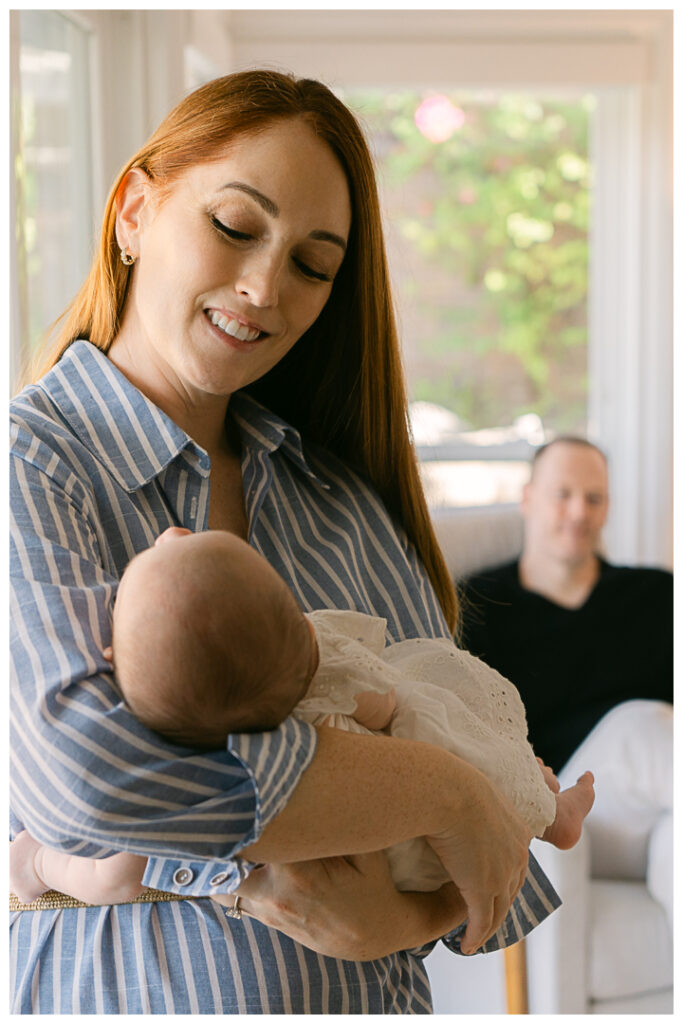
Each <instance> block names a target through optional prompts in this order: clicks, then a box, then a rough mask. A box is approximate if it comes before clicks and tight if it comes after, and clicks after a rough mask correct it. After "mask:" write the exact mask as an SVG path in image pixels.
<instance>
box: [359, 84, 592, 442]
mask: <svg viewBox="0 0 683 1024" xmlns="http://www.w3.org/2000/svg"><path fill="white" fill-rule="evenodd" d="M344 99H345V101H346V102H347V103H349V105H350V106H351V107H352V108H353V109H354V110H355V111H356V112H357V113H358V115H359V116H360V118H361V121H362V122H363V124H364V125H365V127H366V130H367V132H368V134H369V136H370V138H371V141H372V145H373V148H374V151H375V155H376V160H377V164H378V170H379V175H380V180H381V182H382V201H383V205H384V212H385V219H386V221H387V224H388V227H389V230H388V246H389V255H390V266H391V268H392V278H393V283H394V289H395V293H396V298H397V306H398V309H399V315H400V323H401V335H402V341H403V345H404V358H405V362H406V370H407V376H408V381H409V389H410V399H411V401H413V402H414V401H427V402H434V403H437V404H439V405H441V406H444V407H446V408H447V409H449V410H451V411H452V412H453V413H455V414H456V415H457V416H458V417H459V418H460V419H461V420H462V421H463V427H465V426H467V427H469V428H470V429H475V430H476V429H482V428H487V427H492V426H496V425H502V424H510V423H512V422H513V421H514V420H515V419H516V418H518V417H519V416H521V415H524V414H528V413H536V414H537V415H538V416H540V418H541V420H542V421H543V426H544V428H545V429H546V430H550V431H558V432H559V431H562V432H566V431H572V432H574V431H576V432H581V431H583V430H585V426H586V396H587V356H586V335H587V328H586V314H587V310H586V303H587V292H588V231H589V220H590V196H591V167H590V162H589V156H588V138H589V121H590V114H591V111H592V110H593V109H594V99H593V97H592V96H590V95H586V96H583V97H577V98H575V99H574V98H563V99H546V98H542V99H541V98H537V97H533V96H531V95H518V94H509V93H506V94H501V93H498V94H495V93H481V92H479V93H477V92H467V93H463V92H454V93H449V94H448V95H445V94H433V93H419V92H415V91H410V92H395V91H385V92H380V91H355V92H349V93H345V95H344Z"/></svg>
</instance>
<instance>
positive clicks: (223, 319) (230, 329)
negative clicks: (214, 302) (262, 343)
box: [204, 309, 266, 342]
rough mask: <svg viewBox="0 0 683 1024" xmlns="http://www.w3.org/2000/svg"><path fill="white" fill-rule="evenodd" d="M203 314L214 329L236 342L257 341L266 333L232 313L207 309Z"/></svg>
mask: <svg viewBox="0 0 683 1024" xmlns="http://www.w3.org/2000/svg"><path fill="white" fill-rule="evenodd" d="M204 312H205V313H206V315H207V317H208V318H209V320H210V321H211V323H212V324H213V326H214V327H217V328H218V329H219V330H220V331H222V332H223V333H224V334H227V335H228V336H229V337H230V338H235V339H237V341H247V342H254V341H258V340H259V339H260V338H261V337H262V336H263V335H265V333H266V332H265V331H262V330H261V328H260V327H258V326H256V325H255V324H250V323H247V322H245V321H244V320H242V319H241V318H240V317H237V316H236V315H235V314H234V313H224V312H223V311H222V310H218V309H207V310H205V311H204Z"/></svg>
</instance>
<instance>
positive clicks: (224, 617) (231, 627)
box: [113, 538, 310, 749]
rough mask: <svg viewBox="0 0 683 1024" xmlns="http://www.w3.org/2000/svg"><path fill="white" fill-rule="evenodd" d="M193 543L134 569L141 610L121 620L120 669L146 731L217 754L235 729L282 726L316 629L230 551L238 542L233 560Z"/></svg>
mask: <svg viewBox="0 0 683 1024" xmlns="http://www.w3.org/2000/svg"><path fill="white" fill-rule="evenodd" d="M188 541H190V538H187V539H185V540H181V541H176V542H174V543H173V552H171V551H170V550H169V549H167V550H166V551H162V552H161V553H162V554H163V555H164V560H163V562H162V560H161V559H160V558H159V557H158V555H159V549H153V550H154V552H155V555H156V556H157V557H156V558H154V556H152V557H153V560H152V559H150V560H148V563H147V567H146V568H145V565H143V562H142V559H140V561H138V560H135V561H134V562H133V563H131V567H129V571H130V570H131V569H132V570H133V572H135V576H137V579H136V578H135V577H133V576H132V575H131V579H129V581H128V582H127V584H126V602H129V601H131V600H132V601H134V602H135V608H134V609H132V610H131V611H130V613H129V611H128V610H125V609H123V610H121V611H120V613H119V615H118V616H117V617H116V618H115V625H114V645H113V646H114V671H115V673H116V677H117V679H118V682H119V685H120V687H121V690H122V692H123V696H124V698H125V700H126V703H127V704H128V706H129V707H130V710H131V711H132V712H133V714H134V715H135V716H136V718H138V719H139V721H141V722H142V723H143V725H146V726H147V727H148V728H150V729H152V730H154V731H155V732H158V733H161V734H162V735H163V736H165V737H166V738H167V739H169V740H171V741H172V742H174V743H177V744H179V745H182V746H191V747H198V748H204V749H217V748H220V747H223V746H224V745H225V741H226V737H227V736H228V734H229V733H231V732H262V731H265V730H269V729H274V728H276V727H277V726H278V725H279V724H280V723H281V722H282V721H283V719H284V718H286V717H287V715H288V714H289V713H290V711H291V710H292V707H293V705H294V704H295V703H296V700H297V699H298V697H300V696H303V691H304V689H305V686H306V684H307V682H308V672H309V652H310V642H309V641H308V636H307V633H308V625H307V622H306V620H305V618H304V617H303V615H302V613H301V611H300V609H299V607H298V605H297V603H296V600H295V598H294V596H293V594H292V593H291V591H290V590H289V589H288V588H287V587H286V585H285V584H284V581H282V580H281V579H280V578H279V577H278V576H277V574H276V573H275V572H274V570H272V569H271V568H270V567H269V566H267V565H266V564H265V563H263V571H261V568H260V567H259V566H258V562H260V561H261V560H260V559H259V558H258V556H257V555H256V554H255V552H251V554H250V556H249V559H248V564H247V566H246V567H242V566H241V565H240V564H239V558H237V559H235V558H234V557H233V556H232V555H231V554H230V553H229V552H232V551H233V550H236V551H237V554H238V555H240V554H241V553H243V548H246V545H244V544H243V542H241V541H239V540H238V538H232V544H231V546H230V547H229V552H228V551H226V556H227V557H226V558H222V557H220V556H221V554H222V552H221V551H220V550H219V551H216V550H215V548H214V547H213V546H207V545H204V550H202V547H201V543H200V545H196V544H195V545H194V546H192V545H191V544H189V545H188ZM237 545H243V548H242V549H240V548H239V547H238V546H237ZM162 547H165V545H164V546H162ZM171 553H172V554H173V556H174V557H173V559H169V558H168V557H167V556H168V555H169V554H171ZM187 555H191V556H192V557H191V558H188V557H183V556H187ZM254 559H257V562H254V561H253V560H254ZM254 565H256V568H257V570H258V572H257V575H256V577H255V578H254V579H253V583H252V580H251V579H250V578H249V577H250V575H251V571H250V567H251V569H253V567H254ZM139 570H141V571H139ZM259 573H260V575H259ZM131 585H132V586H131ZM133 587H134V588H135V589H134V590H133V589H132V588H133ZM129 588H130V589H129ZM131 594H132V597H130V598H129V597H128V595H131Z"/></svg>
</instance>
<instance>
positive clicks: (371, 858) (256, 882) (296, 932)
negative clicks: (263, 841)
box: [214, 852, 466, 960]
mask: <svg viewBox="0 0 683 1024" xmlns="http://www.w3.org/2000/svg"><path fill="white" fill-rule="evenodd" d="M238 895H239V897H240V909H241V910H242V911H243V912H244V913H246V914H248V915H250V916H252V917H255V918H257V919H258V920H259V921H261V923H262V924H265V925H268V926H269V927H271V928H277V929H278V930H279V931H281V932H284V934H285V935H288V936H289V937H290V938H291V939H294V940H295V941H297V942H299V943H301V945H303V946H307V947H308V948H309V949H312V950H314V951H315V952H317V953H322V954H323V955H325V956H332V957H337V958H339V959H342V960H376V959H378V958H379V957H383V956H387V955H388V954H390V953H395V952H396V951H397V950H399V949H409V948H411V947H413V946H419V945H422V944H424V943H426V942H429V941H431V940H432V939H436V938H439V937H440V936H441V935H444V934H445V933H446V932H448V931H451V930H452V929H453V928H456V927H457V926H458V925H459V924H460V923H461V922H462V921H463V920H464V919H465V916H466V912H465V906H464V903H463V901H462V900H461V898H460V896H459V894H458V892H457V890H456V888H455V886H454V885H451V884H448V885H444V886H442V887H441V889H439V890H437V891H436V892H426V893H413V892H398V891H397V890H396V888H395V886H394V883H393V881H392V879H391V875H390V873H389V866H388V862H387V858H386V855H385V854H384V853H382V852H379V853H366V854H361V855H358V856H352V857H326V858H324V859H322V860H315V861H300V862H298V863H293V864H269V865H263V866H262V867H258V868H254V870H253V871H252V872H251V874H250V875H249V877H248V878H247V879H246V881H245V882H243V883H242V885H241V886H240V889H239V893H238ZM214 899H217V902H219V903H221V904H223V905H224V906H226V907H232V906H233V905H234V902H235V896H234V895H233V894H231V895H230V896H222V897H214Z"/></svg>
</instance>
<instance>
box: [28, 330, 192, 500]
mask: <svg viewBox="0 0 683 1024" xmlns="http://www.w3.org/2000/svg"><path fill="white" fill-rule="evenodd" d="M38 386H39V387H42V388H43V390H45V391H46V392H47V393H48V394H49V396H50V398H51V400H52V402H53V403H54V404H55V406H56V407H57V409H58V411H59V413H60V414H61V415H62V416H63V418H64V419H65V421H66V422H67V423H68V424H69V427H70V429H71V430H72V431H73V432H74V434H76V436H77V437H78V439H79V440H80V441H81V442H82V443H83V444H84V445H85V447H86V448H87V449H88V450H89V451H91V452H92V454H93V455H94V456H95V458H97V459H98V460H99V461H100V462H101V463H103V465H104V466H105V467H106V469H107V470H108V472H109V473H110V474H111V476H112V477H113V478H114V479H115V480H116V481H117V482H118V483H119V484H120V485H121V486H122V487H123V488H124V489H125V490H127V491H133V490H137V489H138V488H140V487H143V486H144V485H145V484H146V483H149V481H150V480H152V479H154V477H156V476H158V475H159V474H160V473H161V472H162V470H164V469H165V468H166V467H167V466H168V464H169V463H170V462H171V461H172V460H173V459H174V458H175V457H176V456H177V455H179V454H180V452H182V451H183V450H184V449H189V452H190V453H191V455H192V456H194V459H195V460H196V462H197V468H198V470H199V471H200V472H202V471H204V472H205V473H207V474H208V471H209V459H208V456H207V454H206V452H205V451H204V450H203V449H202V448H200V447H199V445H197V444H195V442H194V441H193V440H192V438H191V437H189V436H188V435H187V434H186V433H185V431H184V430H182V429H181V428H180V427H179V426H178V425H177V424H176V423H174V422H173V420H171V419H170V418H169V417H168V416H167V415H166V413H164V412H162V410H161V409H159V408H158V406H156V405H154V403H153V402H150V400H149V399H148V398H146V397H145V395H143V394H142V392H141V391H139V390H138V389H137V388H136V387H135V385H134V384H131V382H130V381H129V380H128V378H127V377H126V376H124V374H122V373H121V371H120V370H118V369H117V368H116V367H115V366H114V364H113V363H112V361H111V360H110V359H109V358H108V357H107V356H106V355H105V354H104V352H102V351H101V350H100V349H98V348H97V347H96V346H95V345H92V344H91V343H90V342H89V341H83V340H78V341H74V342H73V343H72V344H71V345H70V346H69V348H67V349H66V351H65V352H64V355H63V356H62V357H61V359H60V360H59V362H58V363H56V364H55V366H54V367H53V368H52V369H51V370H50V372H49V373H47V374H46V375H45V377H43V378H42V379H41V380H40V381H39V382H38Z"/></svg>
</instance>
